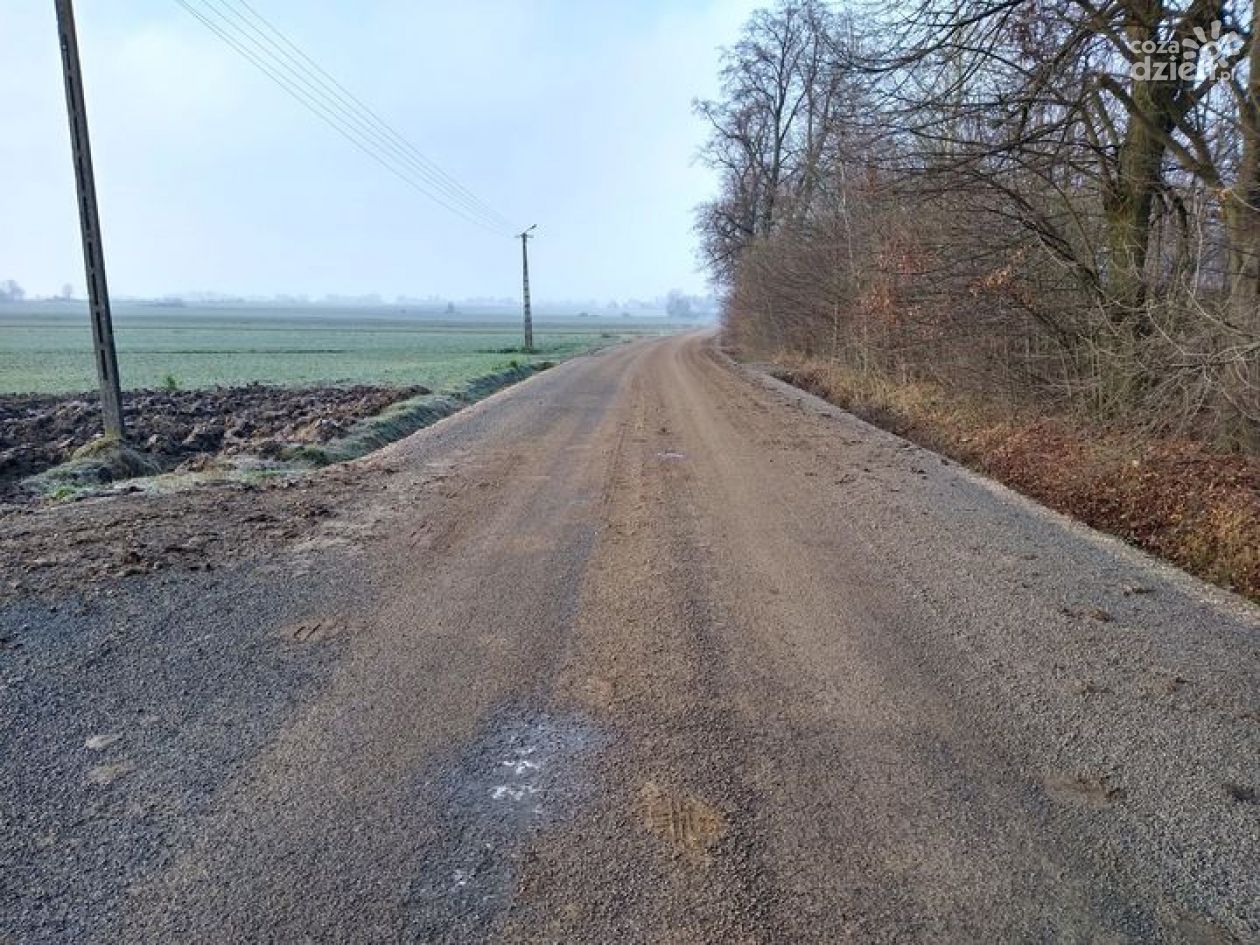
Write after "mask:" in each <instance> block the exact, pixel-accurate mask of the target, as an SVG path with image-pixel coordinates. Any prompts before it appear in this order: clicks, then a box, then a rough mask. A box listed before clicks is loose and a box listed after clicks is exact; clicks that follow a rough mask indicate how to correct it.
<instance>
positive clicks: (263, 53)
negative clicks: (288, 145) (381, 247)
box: [175, 0, 513, 235]
mask: <svg viewBox="0 0 1260 945" xmlns="http://www.w3.org/2000/svg"><path fill="white" fill-rule="evenodd" d="M175 2H176V3H177V4H179V6H181V7H183V9H184V10H185V11H187V12H188V13H189V14H190V15H191V16H192V17H194V18H195V19H196V20H198V21H199V22H200V23H201V24H202V25H203V26H205V27H206V28H207V29H208V30H210V31H211V32H212V33H214V34H215V35H216V36H218V37H219V39H221V40H222V41H223V42H224V43H225V44H226V45H228V46H229V47H231V48H232V49H233V50H234V51H235V52H237V53H238V54H239V55H240V56H241V57H242V58H244V59H246V60H247V61H248V62H250V63H251V64H252V65H253V66H254V67H255V68H257V69H258V70H259V71H260V72H262V73H263V74H264V75H266V76H267V77H268V78H269V79H271V80H272V81H273V82H275V83H276V84H277V85H278V86H279V87H280V88H282V89H283V90H284V91H285V92H287V93H288V94H289V95H290V96H291V97H293V98H294V99H295V100H296V101H298V102H299V103H300V104H301V105H303V106H304V107H305V108H306V109H307V110H308V111H310V112H312V113H313V114H314V115H316V116H317V117H318V118H320V119H321V120H322V121H323V122H325V123H326V124H327V125H329V126H330V127H332V128H333V129H334V130H335V131H337V132H338V133H339V134H340V135H341V136H342V137H344V138H346V139H347V140H348V141H349V142H350V143H351V144H352V145H354V146H355V147H356V148H357V149H358V150H360V151H362V152H363V153H364V154H365V155H366V156H368V157H369V158H371V159H372V160H374V161H376V162H377V163H378V164H380V165H381V166H382V167H384V168H385V169H386V170H388V171H390V172H391V173H392V174H394V175H395V176H396V177H398V178H399V179H400V180H402V181H403V182H404V183H406V184H408V185H409V186H410V187H412V188H413V189H415V190H417V191H418V192H420V193H421V194H423V195H424V196H425V197H427V198H428V199H429V200H431V201H433V202H434V203H436V204H438V205H439V206H441V207H443V208H444V209H446V210H448V211H449V212H451V213H452V214H454V215H455V216H458V217H460V218H462V219H463V220H465V221H466V222H468V223H471V224H473V225H475V226H479V227H481V228H483V229H485V230H488V231H490V232H495V233H499V234H504V235H511V234H512V232H513V228H512V227H511V225H510V224H509V223H508V222H507V221H506V219H505V218H504V217H503V216H502V215H501V214H499V213H498V212H497V211H494V210H493V209H492V208H490V207H489V205H488V204H485V203H484V202H482V201H481V200H479V199H478V198H476V197H475V196H474V195H473V194H472V193H471V192H470V191H468V190H467V188H465V187H463V185H461V184H459V183H458V181H455V179H454V178H452V177H451V176H450V175H449V174H446V173H445V172H444V171H442V170H441V169H440V168H439V167H437V165H436V164H434V163H433V162H432V161H430V160H429V159H428V158H426V157H424V155H423V154H422V153H421V152H420V151H419V149H417V148H415V146H414V145H411V144H410V142H407V141H406V139H405V138H403V137H402V136H401V135H400V134H398V133H397V132H396V131H394V130H393V129H392V128H389V126H388V125H387V124H386V123H385V122H384V121H383V120H381V119H380V118H379V116H376V115H375V113H373V112H371V111H370V109H367V107H366V106H364V105H363V104H362V103H361V102H360V101H359V100H358V99H356V98H354V97H353V96H352V95H350V93H349V92H346V91H345V90H344V87H341V89H342V91H341V94H340V95H338V96H336V97H334V96H333V95H332V94H330V93H329V91H328V82H332V83H334V85H337V86H339V83H336V80H333V79H332V77H331V76H329V75H328V74H327V73H326V72H324V70H322V69H320V68H319V67H318V66H317V65H315V64H314V60H310V58H309V57H306V56H305V54H304V53H301V51H300V50H298V49H297V47H296V45H294V44H291V43H290V44H289V45H290V46H291V47H292V48H293V49H294V50H296V51H297V52H298V53H299V54H300V55H301V56H303V57H304V58H305V59H307V60H308V61H309V62H310V63H311V65H312V67H313V68H315V69H319V71H320V72H321V73H323V75H324V76H326V77H327V80H328V81H327V82H324V81H320V82H316V81H315V80H314V79H312V77H311V76H312V73H311V69H309V68H304V69H301V70H299V69H298V68H296V67H295V66H294V65H292V63H293V62H294V59H293V57H292V56H287V55H286V56H285V58H283V59H282V58H280V57H278V56H277V55H276V54H275V52H274V51H273V50H274V49H275V48H277V47H276V43H275V42H274V41H272V42H269V43H268V44H264V43H263V42H261V41H259V40H257V39H254V38H253V37H251V36H250V35H249V34H248V33H246V32H245V31H244V30H243V29H242V28H241V27H240V26H239V25H237V24H234V23H233V22H232V21H231V20H230V19H229V18H228V17H227V16H225V15H224V13H223V12H222V11H221V10H220V9H218V8H217V7H215V8H214V9H210V8H207V7H200V8H199V7H197V6H194V4H193V3H192V2H190V0H175ZM206 2H207V3H215V2H216V0H206ZM230 12H235V11H230ZM236 15H237V17H238V18H239V17H240V14H239V13H236ZM264 22H265V21H264ZM251 29H252V30H253V31H254V32H255V33H258V34H259V35H260V36H261V33H259V31H258V30H257V28H253V27H251ZM273 30H274V28H273ZM275 32H276V33H277V35H282V34H279V32H278V31H275ZM286 42H287V40H286ZM286 59H287V60H288V61H287V62H286ZM347 99H349V100H350V101H349V102H347ZM365 115H366V116H369V117H365Z"/></svg>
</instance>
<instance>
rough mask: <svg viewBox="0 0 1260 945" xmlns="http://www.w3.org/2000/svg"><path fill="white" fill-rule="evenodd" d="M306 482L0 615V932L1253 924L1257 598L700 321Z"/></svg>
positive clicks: (995, 933)
mask: <svg viewBox="0 0 1260 945" xmlns="http://www.w3.org/2000/svg"><path fill="white" fill-rule="evenodd" d="M311 488H315V489H324V488H326V489H327V490H328V492H327V496H328V503H329V504H330V505H332V506H335V508H334V509H332V510H331V511H329V510H328V509H324V510H323V512H321V513H320V514H326V515H327V516H328V517H329V518H330V520H331V524H329V525H328V526H327V527H326V528H325V531H323V532H317V533H313V535H312V534H306V535H304V536H303V537H302V538H301V539H300V540H299V539H294V540H293V541H292V542H290V543H289V544H287V545H268V546H267V547H266V550H265V553H263V552H258V553H254V554H252V556H251V553H250V551H249V549H250V547H251V545H250V539H249V538H248V534H247V533H241V536H240V537H232V536H234V535H236V534H237V533H236V532H232V531H230V528H231V527H232V526H231V523H230V522H229V521H228V519H229V518H230V516H229V515H228V514H227V512H224V514H223V516H222V521H221V522H220V521H219V520H218V519H216V517H215V516H214V515H213V514H210V513H207V512H206V511H205V508H204V506H199V507H198V508H199V510H200V511H198V513H197V514H198V515H200V516H202V518H201V519H198V521H199V522H201V523H202V524H201V525H200V527H202V528H204V529H206V530H209V531H214V530H215V529H219V528H221V529H222V530H223V531H222V533H221V534H220V535H219V538H221V539H222V541H223V543H224V544H226V545H233V544H235V545H237V546H239V548H238V550H239V551H240V556H239V558H238V559H237V560H235V561H234V563H230V564H228V565H225V566H222V567H217V568H216V569H215V570H213V571H209V572H201V571H190V570H179V571H176V572H171V573H161V574H140V575H136V576H129V577H125V578H116V579H113V580H111V581H109V582H107V586H106V588H105V590H104V591H103V592H100V593H95V594H92V593H87V592H77V591H76V592H74V593H62V592H57V593H51V592H50V593H48V594H45V595H43V596H42V597H41V596H39V595H37V594H30V595H27V596H25V597H22V596H19V597H18V598H16V599H13V600H11V601H9V603H7V604H6V605H4V607H3V608H0V635H2V636H3V637H4V639H5V640H6V641H8V642H7V645H6V647H5V648H4V649H3V650H2V651H0V684H2V685H0V735H2V741H0V747H2V748H3V757H2V759H0V760H2V762H3V773H2V774H0V805H2V806H0V827H2V828H3V831H4V834H3V847H2V848H0V867H2V870H3V872H2V873H0V884H2V886H0V941H13V942H23V943H25V942H40V943H42V942H67V941H74V942H111V943H112V942H161V943H167V942H300V941H319V942H401V941H417V942H478V941H495V942H500V941H501V942H599V943H606V942H645V943H667V942H668V943H675V942H689V943H690V942H733V943H753V942H774V943H778V942H845V941H852V942H885V941H886V942H950V943H956V942H999V941H1000V942H1109V943H1121V942H1135V943H1136V942H1157V941H1167V942H1207V943H1213V942H1248V941H1251V942H1254V941H1258V940H1260V799H1258V795H1257V792H1258V791H1260V682H1258V680H1260V621H1258V619H1257V611H1256V610H1255V609H1253V608H1251V607H1249V606H1248V605H1246V604H1244V603H1243V602H1241V601H1240V600H1238V599H1236V598H1233V597H1230V596H1229V595H1228V594H1225V593H1224V592H1220V591H1216V590H1213V589H1210V588H1208V587H1206V586H1205V585H1202V584H1200V583H1199V582H1197V581H1194V580H1192V579H1190V578H1188V577H1186V576H1184V575H1182V574H1180V573H1179V572H1176V571H1174V570H1173V569H1171V568H1168V567H1165V566H1163V565H1159V564H1156V563H1154V562H1151V561H1150V560H1149V559H1146V558H1145V557H1143V556H1141V555H1139V554H1137V553H1136V552H1133V551H1131V550H1129V549H1127V548H1125V547H1123V546H1122V545H1120V544H1119V543H1118V542H1115V541H1112V540H1110V539H1105V538H1102V537H1100V536H1098V535H1096V534H1094V533H1092V532H1090V531H1089V530H1087V529H1085V528H1083V527H1080V526H1077V525H1073V524H1071V523H1069V522H1067V521H1066V520H1064V519H1062V518H1060V517H1058V516H1055V515H1052V514H1050V513H1048V512H1045V511H1044V510H1041V509H1039V508H1038V507H1036V506H1035V505H1033V504H1032V503H1030V502H1028V501H1026V500H1023V499H1021V498H1019V497H1017V496H1014V495H1013V494H1011V493H1009V492H1007V491H1006V490H1004V489H1002V488H1000V487H997V486H994V485H992V484H991V483H987V482H986V481H984V480H983V479H981V478H979V477H977V476H974V475H972V474H970V473H967V472H965V471H963V470H960V469H959V468H958V467H957V466H955V465H953V464H951V463H947V462H945V461H944V460H942V459H941V458H940V457H938V456H936V455H935V454H932V453H929V452H926V451H923V450H920V449H918V448H915V447H912V446H910V445H908V444H906V443H904V442H903V441H900V440H898V439H896V438H894V437H892V436H890V435H887V434H885V433H882V432H880V431H877V430H874V429H873V428H871V427H868V426H866V425H865V424H862V423H861V422H859V421H857V420H855V419H853V418H851V417H849V416H847V415H845V414H843V413H841V412H840V411H838V410H835V409H833V408H828V407H826V406H825V405H822V404H821V403H820V402H819V401H816V400H814V399H813V398H810V397H808V396H806V395H803V394H800V393H799V392H794V391H792V390H790V389H788V388H786V387H784V386H782V385H779V384H777V383H776V382H774V381H771V380H769V379H766V378H763V377H761V376H760V375H757V374H756V373H755V372H752V371H749V370H745V369H740V368H737V367H735V366H734V365H732V364H731V363H730V362H729V361H727V360H726V359H725V358H724V357H723V356H722V355H721V353H720V352H719V351H718V350H717V348H716V345H715V343H714V340H713V338H712V337H711V336H709V335H706V334H701V333H696V334H689V335H685V336H677V337H671V338H664V339H659V340H652V341H648V342H640V343H635V344H632V345H629V346H625V347H620V348H615V349H612V350H609V351H606V352H604V353H602V354H600V355H597V356H593V357H587V358H581V359H577V360H575V361H572V362H568V363H566V364H564V365H561V366H559V367H557V368H554V369H552V370H550V371H547V372H545V373H544V374H542V375H540V376H538V377H537V378H535V379H533V380H531V381H528V382H526V383H524V384H522V385H519V386H518V387H516V388H513V389H511V390H508V391H505V392H503V393H501V394H499V395H496V396H495V397H493V398H491V399H489V400H488V401H485V402H483V403H482V404H479V405H478V406H476V407H474V408H470V409H469V410H467V411H465V412H464V413H462V414H460V415H458V416H456V417H454V418H452V419H450V420H448V421H444V422H443V423H441V424H439V425H438V426H436V427H434V428H431V429H430V430H427V431H425V432H422V433H420V434H418V435H416V436H414V437H411V438H409V439H407V440H404V441H402V442H400V443H398V444H395V445H394V446H393V447H390V448H388V449H387V450H384V451H382V452H381V453H378V454H376V455H374V456H373V457H370V458H369V459H367V460H365V461H361V462H359V463H357V464H353V465H351V466H349V467H343V468H340V469H337V470H332V471H329V472H328V473H327V474H326V475H325V476H324V477H317V481H316V483H315V485H313V486H312V487H311ZM146 501H150V502H153V503H155V504H154V505H152V506H151V509H152V515H153V516H154V520H155V521H156V520H158V519H162V520H165V519H166V518H170V517H172V516H175V517H178V516H180V515H186V514H191V513H188V512H187V507H186V506H181V505H180V504H179V503H181V502H189V501H192V500H190V499H181V498H180V497H178V496H175V497H168V498H166V499H163V500H160V501H158V500H146ZM234 501H235V500H234ZM259 501H261V499H260V500H259ZM225 502H226V500H225ZM100 507H101V508H107V509H108V508H126V507H127V506H123V505H119V506H116V507H111V506H100ZM228 508H229V506H228V505H226V504H225V505H224V509H228ZM181 510H183V511H181ZM347 510H349V511H347ZM49 514H60V513H49ZM64 514H66V515H71V514H73V513H71V512H67V513H64ZM98 514H100V513H98ZM312 514H313V513H312ZM307 517H310V516H307ZM40 521H43V522H47V521H52V522H53V525H54V526H57V522H59V521H60V520H58V519H52V520H49V519H46V518H45V519H40ZM67 521H69V519H67ZM57 527H60V526H57ZM67 527H68V526H67ZM320 527H321V528H324V527H325V526H322V525H321V526H320Z"/></svg>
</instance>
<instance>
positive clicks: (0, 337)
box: [0, 302, 678, 393]
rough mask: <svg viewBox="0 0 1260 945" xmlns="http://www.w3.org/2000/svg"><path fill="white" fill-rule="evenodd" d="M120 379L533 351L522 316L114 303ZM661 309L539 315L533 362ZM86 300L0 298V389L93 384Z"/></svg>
mask: <svg viewBox="0 0 1260 945" xmlns="http://www.w3.org/2000/svg"><path fill="white" fill-rule="evenodd" d="M114 327H115V333H116V335H117V340H118V369H119V374H120V375H121V377H122V383H123V387H124V388H128V389H132V388H142V387H149V388H152V387H160V386H162V385H163V383H165V382H167V378H168V377H169V378H173V379H174V381H175V383H176V384H177V385H178V386H179V387H181V388H194V387H209V386H213V385H232V384H244V383H248V382H251V381H261V382H264V383H270V384H285V385H294V386H296V385H305V384H342V383H359V382H363V383H385V384H424V385H425V386H427V387H430V388H432V389H434V390H442V389H445V388H449V387H451V386H454V385H457V384H460V383H462V382H464V381H466V380H468V379H469V378H472V377H477V376H479V375H482V374H488V373H490V372H492V371H496V370H501V369H503V368H505V367H507V366H509V364H510V362H512V361H513V360H516V361H518V362H524V361H528V360H530V358H528V357H526V356H524V355H522V354H520V353H519V351H517V350H513V349H518V348H519V346H520V344H521V333H520V321H519V317H516V316H513V315H511V314H509V313H508V312H504V311H500V312H492V311H486V312H482V313H470V314H459V315H446V314H437V313H426V312H422V311H408V310H406V309H404V308H399V307H388V308H385V307H382V308H363V309H358V308H356V309H346V308H341V309H337V308H324V307H319V306H314V307H307V308H297V307H293V308H263V307H256V308H255V307H245V306H192V305H189V306H160V305H147V304H136V303H133V304H130V305H128V304H121V305H116V306H115V308H114ZM677 327H678V326H677V325H671V324H669V323H668V322H667V321H666V320H665V319H664V318H650V317H649V318H638V319H634V318H622V317H616V316H604V317H599V318H578V317H547V316H546V315H543V316H541V317H539V318H538V319H537V320H536V323H535V329H534V343H535V347H536V349H537V352H536V354H535V355H533V359H534V360H552V361H556V360H561V359H563V358H566V357H570V356H572V355H575V354H580V353H582V352H584V351H589V350H592V349H594V348H598V347H602V346H605V345H608V344H611V343H614V342H616V341H619V340H623V339H626V338H630V337H634V336H638V335H648V334H660V333H662V332H667V331H673V330H676V329H677ZM94 371H95V368H94V366H93V361H92V336H91V331H90V329H89V327H88V316H87V309H86V307H85V306H84V305H82V304H81V303H80V304H77V305H76V304H74V303H51V302H39V303H26V304H21V305H0V393H63V392H71V391H85V390H91V389H92V388H94V387H95V385H96V376H95V373H94Z"/></svg>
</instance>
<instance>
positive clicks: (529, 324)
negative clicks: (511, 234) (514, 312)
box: [520, 223, 538, 351]
mask: <svg viewBox="0 0 1260 945" xmlns="http://www.w3.org/2000/svg"><path fill="white" fill-rule="evenodd" d="M536 226H538V224H537V223H535V224H534V226H531V227H530V228H529V229H528V230H526V231H525V232H524V233H522V234H520V237H521V279H522V286H523V290H524V299H525V350H526V351H533V350H534V319H533V317H532V316H531V314H530V311H529V241H530V240H531V239H533V237H531V236H530V235H529V234H530V231H531V230H533V229H534V227H536Z"/></svg>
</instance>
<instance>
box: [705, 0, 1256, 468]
mask: <svg viewBox="0 0 1260 945" xmlns="http://www.w3.org/2000/svg"><path fill="white" fill-rule="evenodd" d="M894 10H895V12H886V13H881V12H879V11H875V12H864V13H862V14H858V13H857V12H855V10H849V9H846V8H844V7H837V6H832V5H828V4H825V3H822V2H819V0H780V2H778V3H777V4H776V5H774V6H771V7H768V8H766V9H762V10H760V11H758V12H756V13H755V14H753V16H752V17H751V18H750V19H749V20H748V22H747V23H746V25H745V26H744V29H743V31H742V33H741V35H740V37H739V39H738V41H737V42H736V43H735V44H734V45H733V46H731V47H730V48H728V49H726V50H725V51H724V56H723V66H722V73H721V92H720V95H719V96H718V97H717V98H715V99H713V100H709V101H703V102H699V103H697V106H696V107H697V110H698V111H699V113H700V114H701V115H702V116H704V118H705V119H707V121H708V123H709V126H710V129H711V133H710V136H709V139H708V142H707V144H706V146H705V149H704V151H703V157H704V159H705V161H706V162H707V163H708V164H709V165H710V166H711V167H713V168H715V169H716V170H717V171H718V173H719V177H720V180H721V187H720V190H719V192H718V193H717V195H716V196H715V197H714V199H712V200H711V201H710V202H708V203H707V204H705V205H704V206H702V207H701V208H700V209H699V212H698V218H697V226H698V230H699V233H700V235H701V239H702V246H703V253H704V257H705V261H706V263H707V265H708V267H709V270H710V272H711V274H712V276H713V278H714V280H715V282H716V283H717V284H718V285H719V287H720V288H721V290H722V292H723V296H724V299H725V309H724V312H725V319H726V329H727V332H728V336H729V337H730V339H731V340H732V342H733V343H734V344H736V345H737V346H741V347H743V348H745V349H748V350H749V351H753V352H756V353H757V354H759V355H762V356H766V355H769V356H773V355H775V354H777V353H788V354H792V355H795V356H806V357H813V358H820V359H825V360H826V361H827V362H829V363H831V364H833V365H836V366H837V367H838V368H842V369H844V370H846V371H850V372H855V373H857V374H867V375H877V376H881V377H886V378H893V379H897V378H902V379H904V378H909V377H916V378H927V379H930V380H932V381H934V382H939V383H941V384H945V385H949V386H950V387H951V388H957V389H962V390H966V391H969V392H975V393H978V394H982V395H984V396H986V397H990V398H993V397H998V396H1000V397H1001V398H1003V399H1007V400H1010V401H1012V402H1018V403H1031V404H1037V405H1045V404H1052V405H1055V406H1060V407H1063V408H1065V409H1079V410H1085V411H1088V412H1089V413H1090V414H1091V415H1093V416H1096V417H1099V418H1103V419H1108V420H1122V421H1125V422H1140V423H1142V424H1144V425H1147V426H1150V427H1153V428H1158V429H1160V430H1163V431H1172V432H1185V431H1193V432H1195V433H1198V434H1205V435H1206V434H1208V433H1210V435H1211V436H1212V437H1215V438H1219V439H1225V440H1228V441H1229V442H1230V443H1232V444H1235V445H1242V446H1245V447H1248V448H1251V449H1255V448H1257V447H1260V62H1258V57H1260V49H1258V47H1257V45H1256V44H1254V43H1253V42H1252V37H1253V35H1254V33H1255V30H1256V25H1257V11H1256V8H1255V6H1254V4H1243V3H1229V2H1200V0H1189V2H1183V3H1176V2H1173V3H1168V2H1162V0H1114V2H1105V0H955V2H941V0H919V2H918V3H917V4H913V5H907V6H905V7H898V8H894Z"/></svg>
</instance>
